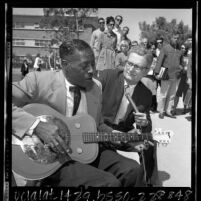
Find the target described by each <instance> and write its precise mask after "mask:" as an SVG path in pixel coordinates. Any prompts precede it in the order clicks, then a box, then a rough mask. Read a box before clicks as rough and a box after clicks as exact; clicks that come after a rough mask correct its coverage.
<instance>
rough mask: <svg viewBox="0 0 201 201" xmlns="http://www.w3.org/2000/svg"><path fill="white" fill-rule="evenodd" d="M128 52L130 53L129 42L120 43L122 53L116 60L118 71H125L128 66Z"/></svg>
mask: <svg viewBox="0 0 201 201" xmlns="http://www.w3.org/2000/svg"><path fill="white" fill-rule="evenodd" d="M128 51H129V41H128V40H122V41H121V43H120V53H118V54H117V55H116V59H115V67H116V68H118V69H122V70H123V69H124V66H125V65H126V61H127V59H128Z"/></svg>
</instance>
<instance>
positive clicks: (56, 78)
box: [12, 15, 192, 187]
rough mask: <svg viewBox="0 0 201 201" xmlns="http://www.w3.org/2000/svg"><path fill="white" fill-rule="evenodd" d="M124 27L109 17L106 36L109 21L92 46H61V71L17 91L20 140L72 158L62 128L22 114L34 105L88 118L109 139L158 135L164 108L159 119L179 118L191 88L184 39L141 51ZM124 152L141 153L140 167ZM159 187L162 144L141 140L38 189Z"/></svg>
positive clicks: (66, 168)
mask: <svg viewBox="0 0 201 201" xmlns="http://www.w3.org/2000/svg"><path fill="white" fill-rule="evenodd" d="M122 21H123V17H122V16H120V15H117V16H116V17H115V18H113V17H112V16H110V17H107V18H106V26H107V29H105V20H104V18H99V20H98V22H99V28H98V29H97V30H95V31H94V32H93V33H92V36H91V42H90V44H88V43H87V42H85V41H83V40H79V39H73V40H72V41H65V42H63V43H62V44H61V45H60V47H59V56H60V61H61V70H57V71H41V72H38V70H37V69H38V67H37V66H36V67H34V68H36V70H35V71H33V72H31V73H28V74H27V75H26V76H25V77H24V78H23V79H22V80H21V81H19V82H14V83H13V84H12V87H13V88H12V93H13V120H12V125H13V126H12V127H13V135H15V136H17V137H18V138H19V139H23V138H24V137H25V136H26V135H28V136H32V135H33V134H34V135H36V136H37V137H38V138H39V139H40V140H41V141H42V142H44V144H46V145H48V146H49V147H50V149H51V150H52V151H53V152H54V153H57V154H61V155H62V154H66V155H68V151H67V150H68V149H69V147H67V145H66V144H65V142H64V140H63V139H62V137H61V136H60V128H59V126H58V125H56V124H54V123H53V122H48V121H41V120H40V119H39V118H38V117H35V116H34V115H32V114H30V113H29V112H27V111H25V110H23V108H22V107H23V106H25V105H27V104H30V103H42V104H46V105H49V106H50V107H52V108H54V109H55V110H57V111H58V112H59V113H61V114H62V115H63V116H66V117H72V116H74V115H79V114H81V113H86V114H89V115H91V116H92V117H93V118H94V120H95V122H96V127H97V131H98V132H103V133H119V132H126V133H132V132H136V131H137V132H140V133H149V134H150V135H151V131H152V120H151V115H150V111H153V112H156V111H157V108H158V111H159V117H160V118H164V115H166V116H169V117H173V118H174V117H175V114H174V112H175V111H176V110H174V109H176V107H177V103H178V101H177V100H178V99H179V97H181V95H182V94H186V93H187V90H188V89H191V85H192V81H191V52H190V51H191V49H190V46H189V47H187V46H185V44H183V45H182V47H185V51H184V50H183V51H181V50H180V47H179V46H178V43H177V41H178V34H173V35H172V38H171V43H170V44H163V42H164V41H163V38H158V39H157V40H156V42H154V43H153V42H152V43H150V42H149V41H148V38H144V39H143V40H142V43H141V44H138V42H137V41H131V40H130V39H129V38H128V37H127V35H128V33H129V27H127V26H125V27H123V29H121V27H120V25H121V23H122ZM35 62H36V61H35ZM25 65H26V64H25ZM34 66H35V65H34ZM162 68H167V69H168V71H167V76H166V78H165V79H163V78H160V77H161V69H162ZM162 77H163V76H162ZM167 77H168V78H167ZM180 80H181V81H180ZM178 84H179V88H178V87H177V86H178ZM158 86H160V94H161V96H160V98H161V99H160V100H157V93H156V90H157V87H158ZM72 88H73V90H71V89H72ZM128 96H129V97H130V98H131V99H132V101H133V102H134V103H135V104H136V107H137V109H136V108H134V107H133V106H132V104H131V103H130V101H129V100H128ZM184 96H185V95H184ZM184 96H183V97H184ZM175 97H177V98H175ZM184 99H185V98H184ZM157 102H158V104H157ZM157 105H158V107H157ZM187 107H188V106H187V105H186V109H187ZM117 150H123V151H128V152H137V153H138V154H139V158H140V164H139V163H138V162H137V161H135V160H133V159H129V158H126V157H124V156H122V155H120V154H119V153H118V152H117ZM157 182H158V172H157V156H156V144H155V143H154V142H152V141H151V140H150V141H147V140H145V141H144V140H142V141H138V142H135V141H131V142H130V141H122V142H104V143H99V153H98V156H97V158H96V159H95V160H94V161H93V162H92V163H90V164H82V163H81V162H78V161H74V160H70V159H69V161H66V162H65V163H64V164H63V165H62V167H61V168H59V169H58V170H57V171H56V172H54V173H53V174H52V175H50V176H48V177H46V178H45V179H42V180H40V181H39V185H40V186H79V185H84V186H85V187H87V186H93V187H120V186H122V187H143V186H150V185H151V186H157V184H158V183H157ZM31 185H36V183H35V182H33V183H31Z"/></svg>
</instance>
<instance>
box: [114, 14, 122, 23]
mask: <svg viewBox="0 0 201 201" xmlns="http://www.w3.org/2000/svg"><path fill="white" fill-rule="evenodd" d="M118 17H120V18H121V22H122V21H123V17H122V16H121V15H117V16H116V17H115V19H117V18H118Z"/></svg>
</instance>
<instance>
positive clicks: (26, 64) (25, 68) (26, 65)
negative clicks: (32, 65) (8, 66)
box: [21, 59, 29, 79]
mask: <svg viewBox="0 0 201 201" xmlns="http://www.w3.org/2000/svg"><path fill="white" fill-rule="evenodd" d="M27 73H29V62H28V60H27V59H24V61H23V63H22V66H21V74H22V79H23V78H24V76H25V75H26V74H27Z"/></svg>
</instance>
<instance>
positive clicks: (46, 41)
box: [35, 40, 50, 47]
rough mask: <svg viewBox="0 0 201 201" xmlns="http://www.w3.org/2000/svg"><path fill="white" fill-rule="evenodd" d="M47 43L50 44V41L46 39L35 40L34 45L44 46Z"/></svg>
mask: <svg viewBox="0 0 201 201" xmlns="http://www.w3.org/2000/svg"><path fill="white" fill-rule="evenodd" d="M49 44H50V41H48V40H35V46H42V47H46V46H48V45H49Z"/></svg>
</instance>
